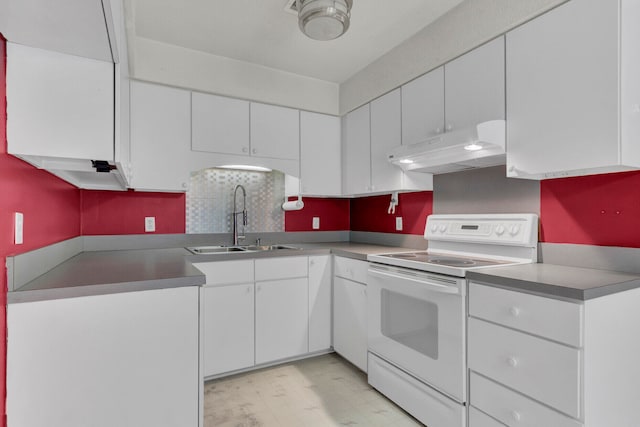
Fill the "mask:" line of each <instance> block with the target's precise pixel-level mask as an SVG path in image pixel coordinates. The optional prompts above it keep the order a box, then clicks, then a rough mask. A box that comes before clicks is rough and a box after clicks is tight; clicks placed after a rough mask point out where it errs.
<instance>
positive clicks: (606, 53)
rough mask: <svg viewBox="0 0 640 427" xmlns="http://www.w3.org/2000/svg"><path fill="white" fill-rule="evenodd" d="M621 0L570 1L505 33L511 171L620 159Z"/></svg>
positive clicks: (557, 172)
mask: <svg viewBox="0 0 640 427" xmlns="http://www.w3.org/2000/svg"><path fill="white" fill-rule="evenodd" d="M617 5H618V2H607V1H604V2H603V1H598V0H581V1H570V2H567V3H564V4H563V5H561V6H559V7H557V8H555V9H553V10H551V11H550V12H547V13H546V14H544V15H542V16H540V17H538V18H536V19H534V20H532V21H530V22H528V23H526V24H524V25H522V26H520V27H518V28H516V29H515V30H513V31H510V32H509V33H508V34H507V36H506V37H507V39H506V43H507V48H506V52H507V53H506V55H507V56H506V60H507V115H508V117H509V120H507V137H508V140H507V170H508V175H509V176H525V177H526V176H527V175H539V177H540V178H544V177H545V176H544V175H545V174H549V175H548V176H561V175H562V174H563V172H566V171H576V170H580V169H587V168H597V167H600V166H607V165H614V164H617V163H618V154H619V152H618V143H619V138H618V110H619V105H618V94H619V88H618V84H619V79H618V57H617V55H618V31H617V25H618V7H617Z"/></svg>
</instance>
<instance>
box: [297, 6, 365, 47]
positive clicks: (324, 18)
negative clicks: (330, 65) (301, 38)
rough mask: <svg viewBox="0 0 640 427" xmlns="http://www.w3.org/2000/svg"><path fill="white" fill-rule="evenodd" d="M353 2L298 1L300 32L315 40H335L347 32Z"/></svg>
mask: <svg viewBox="0 0 640 427" xmlns="http://www.w3.org/2000/svg"><path fill="white" fill-rule="evenodd" d="M352 5H353V0H296V6H297V9H298V25H299V26H300V30H302V32H303V33H305V34H306V35H307V36H308V37H310V38H312V39H314V40H323V41H324V40H333V39H336V38H338V37H340V36H341V35H343V34H344V33H346V32H347V29H348V28H349V19H350V17H351V6H352Z"/></svg>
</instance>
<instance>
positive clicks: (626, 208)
mask: <svg viewBox="0 0 640 427" xmlns="http://www.w3.org/2000/svg"><path fill="white" fill-rule="evenodd" d="M540 220H541V228H542V237H541V240H542V241H543V242H549V243H578V244H587V245H600V246H625V247H632V248H638V247H640V172H625V173H615V174H604V175H592V176H582V177H575V178H562V179H553V180H546V181H542V182H541V184H540Z"/></svg>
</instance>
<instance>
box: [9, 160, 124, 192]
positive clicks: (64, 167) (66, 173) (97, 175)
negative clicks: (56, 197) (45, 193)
mask: <svg viewBox="0 0 640 427" xmlns="http://www.w3.org/2000/svg"><path fill="white" fill-rule="evenodd" d="M16 156H17V157H19V158H21V159H22V160H24V161H26V162H27V163H30V164H31V165H33V166H35V167H36V168H38V169H44V170H46V171H47V172H49V173H51V174H53V175H55V176H57V177H58V178H61V179H63V180H65V181H67V182H68V183H70V184H73V185H74V186H76V187H78V188H83V189H87V190H116V191H126V190H127V180H126V179H125V176H126V174H125V173H124V171H123V165H121V164H118V163H115V162H107V161H92V160H84V159H70V158H61V157H46V156H32V155H16Z"/></svg>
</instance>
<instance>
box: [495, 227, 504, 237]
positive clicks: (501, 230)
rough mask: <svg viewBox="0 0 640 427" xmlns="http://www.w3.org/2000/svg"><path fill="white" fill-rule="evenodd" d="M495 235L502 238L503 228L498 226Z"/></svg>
mask: <svg viewBox="0 0 640 427" xmlns="http://www.w3.org/2000/svg"><path fill="white" fill-rule="evenodd" d="M496 234H497V235H498V236H502V235H503V234H504V226H503V225H499V226H497V227H496Z"/></svg>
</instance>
